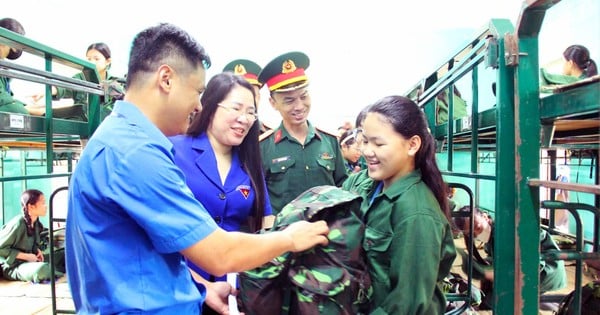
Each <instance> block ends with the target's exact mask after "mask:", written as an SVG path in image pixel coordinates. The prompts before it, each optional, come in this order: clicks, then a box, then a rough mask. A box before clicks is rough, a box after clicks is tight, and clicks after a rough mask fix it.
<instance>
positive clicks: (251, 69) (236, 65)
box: [223, 59, 263, 87]
mask: <svg viewBox="0 0 600 315" xmlns="http://www.w3.org/2000/svg"><path fill="white" fill-rule="evenodd" d="M261 70H262V68H261V67H260V66H259V65H258V64H257V63H256V62H254V61H252V60H248V59H236V60H233V61H232V62H230V63H228V64H227V65H225V67H224V68H223V72H226V71H230V72H233V73H234V74H237V75H241V76H243V77H244V78H246V80H247V81H248V82H250V84H253V85H256V86H259V87H262V86H263V82H260V81H259V80H258V74H259V73H260V71H261Z"/></svg>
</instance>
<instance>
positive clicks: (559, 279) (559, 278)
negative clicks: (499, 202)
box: [452, 206, 567, 309]
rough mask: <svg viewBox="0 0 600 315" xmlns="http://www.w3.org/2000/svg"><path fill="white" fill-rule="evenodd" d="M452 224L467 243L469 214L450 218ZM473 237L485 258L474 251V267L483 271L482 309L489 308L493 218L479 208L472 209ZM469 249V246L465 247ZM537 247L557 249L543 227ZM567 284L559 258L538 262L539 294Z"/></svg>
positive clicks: (491, 282) (466, 209)
mask: <svg viewBox="0 0 600 315" xmlns="http://www.w3.org/2000/svg"><path fill="white" fill-rule="evenodd" d="M458 211H462V212H468V211H470V208H469V206H464V207H461V208H460V209H458ZM452 220H453V222H454V225H455V226H456V227H457V228H458V229H460V230H461V231H462V232H463V235H464V236H465V244H468V237H469V231H470V222H469V218H468V217H454V218H452ZM473 238H474V239H475V240H477V241H479V242H480V243H482V244H483V248H484V251H485V253H486V254H487V255H486V257H483V256H482V255H481V254H480V253H479V251H476V252H474V253H473V257H474V258H475V260H474V263H476V264H477V265H478V266H479V267H478V268H476V270H483V271H484V272H483V274H481V275H480V276H478V277H479V278H481V290H482V291H483V292H484V294H485V298H484V300H483V303H482V308H481V309H491V308H492V301H493V298H492V294H493V280H494V271H493V268H492V265H493V258H494V221H493V220H492V218H491V217H490V216H489V215H488V214H487V213H485V212H483V211H482V210H480V209H479V208H477V207H475V208H473ZM467 248H468V246H467ZM540 250H541V251H542V252H543V251H546V250H559V247H558V245H557V244H556V242H554V240H553V239H552V237H551V236H550V234H548V233H547V232H546V231H545V230H540ZM566 284H567V274H566V270H565V264H564V261H562V260H549V261H544V260H541V261H540V293H541V294H543V293H545V292H548V291H555V290H560V289H562V288H564V287H565V286H566Z"/></svg>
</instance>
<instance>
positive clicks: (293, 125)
mask: <svg viewBox="0 0 600 315" xmlns="http://www.w3.org/2000/svg"><path fill="white" fill-rule="evenodd" d="M309 64H310V61H309V59H308V56H307V55H306V54H304V53H302V52H290V53H286V54H283V55H280V56H278V57H276V58H275V59H273V60H271V62H269V63H268V64H267V65H266V66H265V67H264V69H263V70H262V71H261V72H260V74H259V76H258V80H259V81H260V82H264V83H266V84H267V87H268V88H269V92H270V97H269V102H270V103H271V106H273V108H274V109H275V110H276V111H278V112H279V114H280V115H281V118H282V122H281V124H280V125H279V127H277V128H276V129H274V130H271V131H268V132H266V133H264V134H263V135H261V137H260V151H261V154H262V162H263V170H264V172H265V179H266V181H267V188H268V190H269V198H270V199H271V208H272V210H273V213H274V214H277V213H279V211H281V209H282V208H283V207H284V206H285V205H286V204H287V203H288V202H290V201H291V200H293V199H294V198H296V197H297V196H298V195H300V194H301V193H303V192H304V191H306V190H307V189H308V188H311V187H314V186H319V185H335V186H340V185H341V184H342V183H343V181H344V180H345V179H346V178H347V176H348V175H347V173H346V167H345V166H344V158H343V156H342V153H341V151H340V145H339V143H338V141H337V137H336V136H335V135H332V134H329V133H326V132H324V131H322V130H320V129H318V128H315V127H314V126H313V125H312V124H311V123H310V122H309V121H308V113H309V112H310V108H311V106H312V103H311V99H310V93H309V90H308V77H307V76H306V74H305V70H306V68H308V66H309Z"/></svg>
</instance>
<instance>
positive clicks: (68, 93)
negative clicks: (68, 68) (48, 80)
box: [52, 43, 125, 119]
mask: <svg viewBox="0 0 600 315" xmlns="http://www.w3.org/2000/svg"><path fill="white" fill-rule="evenodd" d="M85 58H86V60H87V61H89V62H91V63H93V64H95V65H96V70H97V71H98V75H100V78H99V79H100V83H101V84H102V86H104V88H105V90H106V92H107V93H106V95H104V96H101V97H100V104H101V107H100V118H101V119H104V118H105V117H106V116H108V115H109V114H110V113H111V111H112V108H113V105H114V103H115V102H116V101H117V100H120V99H123V96H124V95H125V87H124V84H125V79H123V78H120V77H115V76H112V75H110V74H109V72H108V70H109V69H110V66H111V64H112V59H111V52H110V48H109V47H108V45H107V44H105V43H92V44H91V45H90V46H88V48H87V50H86V53H85ZM73 78H74V79H78V80H83V81H85V80H86V78H85V75H84V74H83V72H79V73H77V74H75V75H74V76H73ZM52 98H53V99H55V100H58V99H62V98H72V99H73V103H74V104H79V105H84V113H85V115H86V116H87V108H86V107H87V106H86V105H87V103H88V94H87V93H86V92H81V91H74V90H70V89H66V88H61V87H52ZM83 118H84V119H85V117H83Z"/></svg>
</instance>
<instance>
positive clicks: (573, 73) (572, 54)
mask: <svg viewBox="0 0 600 315" xmlns="http://www.w3.org/2000/svg"><path fill="white" fill-rule="evenodd" d="M562 62H563V64H562V73H561V74H554V73H550V72H548V69H547V68H546V69H545V68H542V69H541V75H542V77H541V80H540V84H541V85H542V86H547V85H557V84H569V83H573V82H577V81H579V80H582V79H585V78H589V77H592V76H595V75H597V74H598V67H597V66H596V62H595V61H594V60H593V59H591V58H590V52H589V50H588V49H587V48H586V47H585V46H582V45H571V46H569V47H567V49H565V51H564V52H563V58H562Z"/></svg>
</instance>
